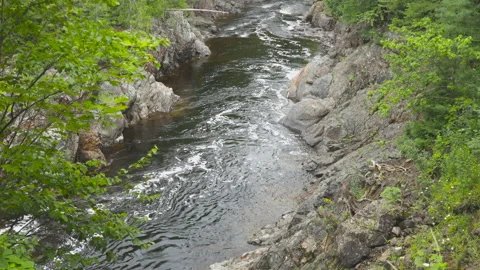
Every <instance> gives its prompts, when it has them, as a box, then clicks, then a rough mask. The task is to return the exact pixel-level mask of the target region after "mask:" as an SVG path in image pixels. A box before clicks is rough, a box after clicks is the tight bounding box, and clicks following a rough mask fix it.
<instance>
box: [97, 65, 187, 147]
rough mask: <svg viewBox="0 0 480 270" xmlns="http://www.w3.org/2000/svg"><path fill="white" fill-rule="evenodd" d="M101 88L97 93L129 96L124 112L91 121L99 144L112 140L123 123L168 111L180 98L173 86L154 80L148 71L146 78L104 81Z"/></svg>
mask: <svg viewBox="0 0 480 270" xmlns="http://www.w3.org/2000/svg"><path fill="white" fill-rule="evenodd" d="M101 88H102V91H101V92H100V95H108V96H111V97H118V96H126V97H127V98H128V103H127V106H128V108H127V109H126V110H125V112H124V113H123V114H119V115H118V116H117V117H110V119H104V121H103V122H102V123H97V124H95V125H93V130H94V131H95V132H96V133H98V134H99V138H100V146H102V147H107V146H110V145H112V144H113V143H115V142H116V141H117V139H118V138H119V137H120V136H121V135H122V132H123V129H124V128H125V127H128V126H130V125H133V124H136V123H137V122H138V121H139V120H142V119H147V118H148V117H149V116H150V115H152V114H154V113H166V112H170V111H171V110H172V109H173V107H174V105H175V104H176V103H177V102H178V100H179V99H180V97H179V96H177V95H175V94H174V93H173V89H172V88H169V87H166V86H165V85H164V84H163V83H161V82H157V81H156V80H155V78H154V76H153V75H151V74H150V75H149V74H146V78H145V79H143V80H138V81H136V82H134V83H123V84H121V85H120V86H113V85H111V84H109V83H105V84H103V85H102V87H101Z"/></svg>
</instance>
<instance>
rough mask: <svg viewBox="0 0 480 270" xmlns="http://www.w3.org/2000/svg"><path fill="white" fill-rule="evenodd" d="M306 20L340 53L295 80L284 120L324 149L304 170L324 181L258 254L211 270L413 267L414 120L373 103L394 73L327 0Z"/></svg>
mask: <svg viewBox="0 0 480 270" xmlns="http://www.w3.org/2000/svg"><path fill="white" fill-rule="evenodd" d="M305 20H306V21H308V22H310V23H311V24H312V26H313V27H315V28H316V29H317V30H316V32H315V31H314V33H317V34H318V35H323V36H329V34H330V35H333V41H332V44H330V45H331V46H330V47H331V50H330V51H329V53H328V54H326V55H322V56H317V57H316V58H314V60H313V61H312V62H311V63H309V64H308V65H307V66H305V67H304V68H303V69H302V70H301V71H300V72H299V74H298V75H297V76H296V77H295V78H294V79H293V80H292V82H291V85H290V87H289V88H288V89H287V90H286V91H285V96H286V97H288V98H289V99H290V100H291V101H293V105H292V106H291V109H290V110H289V112H288V113H287V115H286V116H285V117H284V118H283V119H282V120H281V123H282V124H283V125H285V126H287V127H288V128H290V129H291V130H292V131H293V132H297V133H299V134H300V136H301V137H302V138H303V139H304V140H305V142H306V143H307V144H309V145H310V146H311V147H313V148H314V149H315V154H314V155H312V156H310V157H309V159H308V160H307V161H306V162H305V163H304V166H305V169H306V170H308V171H310V172H311V173H312V174H314V175H315V176H316V180H315V181H312V182H311V183H310V184H311V185H310V186H309V187H306V188H305V191H306V194H307V195H306V196H305V198H304V201H303V202H302V203H300V205H299V206H298V208H297V209H296V210H295V211H293V212H289V213H285V214H284V215H283V216H282V217H281V219H280V220H279V221H278V222H277V223H276V224H272V225H268V226H265V227H264V228H262V229H261V230H259V231H258V232H257V233H255V234H254V235H253V236H252V237H251V239H249V243H250V244H252V245H256V246H259V248H258V249H256V250H254V251H252V252H249V253H245V254H244V255H242V256H241V257H240V258H234V259H231V260H228V261H225V262H221V263H217V264H214V265H212V266H211V267H210V269H212V270H224V269H344V268H356V269H373V268H375V267H380V268H381V269H384V268H383V267H384V266H385V267H391V268H392V269H395V266H393V265H394V264H395V263H397V264H403V265H408V264H409V263H411V262H410V261H409V258H408V256H405V252H404V244H403V243H404V242H405V240H406V239H408V238H409V235H411V234H413V233H414V232H415V231H416V230H417V228H419V227H421V226H423V225H424V224H426V223H428V220H427V219H428V218H426V217H424V216H423V215H422V214H421V213H417V212H414V211H413V210H411V208H410V206H411V203H412V202H411V200H412V198H411V192H410V190H411V189H414V188H415V178H416V175H417V171H416V169H415V167H414V165H413V164H412V162H411V161H409V160H405V159H403V158H402V157H401V155H400V152H399V151H398V149H396V147H395V144H394V140H395V138H396V137H398V136H399V135H400V134H401V133H402V131H403V126H404V124H405V123H406V122H407V121H408V120H409V119H408V115H407V113H404V110H403V109H402V107H398V108H395V109H394V111H393V113H392V114H390V116H388V117H382V116H380V115H379V114H378V113H376V112H374V111H373V109H372V108H373V104H372V102H371V101H370V100H369V95H368V93H369V91H371V90H374V89H375V87H377V85H378V84H380V83H382V82H383V81H385V80H387V79H389V78H390V77H391V73H390V72H389V70H388V65H387V63H386V62H385V61H384V60H383V54H384V53H385V52H384V50H383V49H382V48H381V47H379V46H378V45H377V44H375V43H374V42H371V41H369V40H366V39H364V38H362V33H363V32H364V31H365V30H366V29H367V27H368V26H366V25H355V26H352V25H346V24H343V23H341V22H337V21H335V20H334V19H333V18H331V17H329V16H328V15H326V14H325V13H324V3H323V2H322V1H315V3H314V4H313V6H312V8H311V9H310V11H309V12H308V13H307V14H306V15H305ZM325 33H329V34H325ZM397 187H401V189H402V193H401V194H400V193H397V192H396V191H398V190H399V189H397ZM393 257H394V258H396V260H395V261H396V262H393V260H392V258H393ZM392 266H393V267H392ZM375 269H376V268H375ZM387 269H390V268H387Z"/></svg>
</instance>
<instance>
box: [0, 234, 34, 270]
mask: <svg viewBox="0 0 480 270" xmlns="http://www.w3.org/2000/svg"><path fill="white" fill-rule="evenodd" d="M34 244H35V241H30V240H26V239H25V238H23V237H21V236H13V235H9V234H0V269H19V270H33V269H35V267H34V266H35V263H34V262H33V261H32V260H31V259H30V256H29V255H30V253H31V252H32V251H33V248H34Z"/></svg>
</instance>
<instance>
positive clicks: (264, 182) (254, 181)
mask: <svg viewBox="0 0 480 270" xmlns="http://www.w3.org/2000/svg"><path fill="white" fill-rule="evenodd" d="M299 2H301V1H298V0H283V1H264V2H262V3H259V4H255V5H252V6H249V7H248V8H247V10H246V11H245V12H244V13H243V14H242V15H240V16H238V17H235V18H229V19H228V20H227V21H226V22H225V23H224V25H223V26H222V27H221V28H220V32H219V34H218V35H217V37H215V38H212V39H210V40H209V41H208V42H207V45H208V46H209V47H210V48H211V50H212V55H211V56H210V57H209V58H208V59H203V60H198V61H196V62H194V63H190V64H188V65H185V66H183V67H182V68H181V69H180V70H179V71H178V72H177V73H178V75H176V76H175V77H173V78H170V79H169V80H168V81H167V82H165V83H166V84H167V85H169V86H171V87H173V88H174V90H175V92H176V93H177V94H178V95H180V96H181V98H182V99H181V101H180V103H179V105H178V106H177V107H176V109H175V111H174V112H173V113H171V114H168V115H160V116H156V117H153V118H152V119H149V120H147V121H144V122H141V123H140V124H138V125H136V126H135V127H133V128H131V129H128V130H126V131H125V134H124V137H125V142H124V145H125V148H124V149H123V150H121V151H119V152H117V153H116V154H114V155H113V156H112V158H113V159H114V163H113V167H114V168H120V167H122V166H126V165H127V164H129V163H131V162H133V161H135V160H137V159H138V158H139V157H141V156H142V155H144V154H145V153H146V152H147V151H148V150H149V149H150V148H151V147H153V146H154V145H157V146H158V148H159V154H158V155H157V156H155V157H154V158H153V159H152V162H151V164H149V165H148V166H147V167H146V168H144V169H142V170H141V171H140V172H137V173H136V174H135V177H134V180H132V181H133V184H134V185H135V189H136V190H138V191H141V192H145V193H147V194H161V195H162V197H161V199H158V200H155V201H154V202H152V203H150V204H146V205H145V204H141V203H139V202H137V200H136V199H135V198H133V197H131V196H129V195H126V194H124V192H122V191H118V192H113V193H112V194H110V196H108V197H106V198H105V200H104V203H105V204H108V205H109V206H110V207H113V208H118V209H121V210H123V211H126V212H127V213H129V214H130V215H135V216H139V217H142V216H145V217H148V219H149V220H148V221H147V222H145V224H143V225H142V226H141V229H142V231H143V234H142V235H141V236H140V239H141V240H142V241H145V242H150V243H151V244H152V245H151V246H150V247H149V248H148V249H145V250H142V249H139V248H137V247H136V246H135V245H133V244H132V243H131V242H130V241H128V240H125V241H121V242H114V243H111V244H110V246H109V250H110V251H114V252H115V253H116V254H117V255H118V261H116V262H115V263H107V262H104V263H99V264H98V265H96V266H95V267H94V269H207V268H208V266H209V265H210V264H212V263H215V262H219V261H222V260H225V259H227V258H230V257H234V256H239V255H241V254H242V253H243V252H246V251H249V250H252V249H254V247H252V246H250V245H248V244H247V243H246V240H247V237H248V236H249V235H251V234H252V233H254V232H255V231H256V230H258V229H259V228H261V227H262V226H264V225H266V224H269V223H273V222H275V221H276V220H277V219H278V218H279V217H280V216H281V214H282V213H285V212H287V211H289V210H292V209H294V207H295V205H296V203H298V200H299V197H300V196H301V192H302V187H304V186H305V184H306V183H308V181H309V176H308V175H307V174H306V173H305V172H304V171H303V170H302V166H301V162H302V161H303V160H304V159H305V157H306V155H307V152H308V151H309V149H308V147H307V146H306V145H305V144H304V143H303V142H302V141H301V140H300V139H299V138H298V137H297V136H296V135H295V134H293V133H291V132H290V131H289V130H287V129H286V128H284V127H283V126H281V125H279V124H278V121H279V120H280V119H281V117H282V116H283V115H284V113H285V109H286V107H287V106H288V101H287V100H286V99H285V98H284V97H283V96H282V95H281V92H282V91H284V90H285V89H286V88H287V87H288V84H289V80H290V79H291V78H292V77H293V76H294V75H295V74H296V72H298V71H299V70H300V69H301V68H302V67H303V66H304V65H305V64H306V63H307V62H308V60H309V59H310V58H311V57H312V56H313V55H314V54H316V53H318V51H319V50H320V47H319V44H318V42H316V41H311V40H308V39H302V38H299V37H296V36H295V35H294V33H295V32H294V31H291V29H292V28H293V27H295V26H296V25H298V24H299V23H300V20H301V16H302V14H303V13H304V12H305V11H306V10H307V9H308V7H307V6H306V5H304V4H301V3H300V4H299Z"/></svg>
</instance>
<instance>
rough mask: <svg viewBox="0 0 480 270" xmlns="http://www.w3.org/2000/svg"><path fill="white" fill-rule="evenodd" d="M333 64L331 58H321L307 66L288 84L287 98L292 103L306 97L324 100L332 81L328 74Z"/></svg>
mask: <svg viewBox="0 0 480 270" xmlns="http://www.w3.org/2000/svg"><path fill="white" fill-rule="evenodd" d="M334 63H335V62H334V60H333V59H332V58H330V57H328V56H322V57H317V58H315V59H314V60H313V61H312V62H311V63H309V64H307V65H306V66H305V67H304V68H303V69H302V70H301V71H300V72H299V73H298V74H297V76H295V78H293V80H292V82H291V83H290V86H289V88H288V90H287V91H288V94H287V95H288V98H289V99H291V100H293V101H300V100H301V99H303V98H305V97H308V96H312V97H316V98H326V97H327V96H328V92H329V87H330V84H331V83H332V81H333V75H332V74H331V73H330V72H331V70H332V67H333V65H334Z"/></svg>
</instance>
